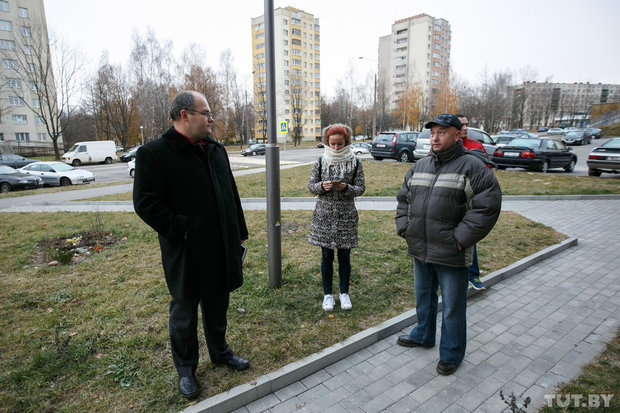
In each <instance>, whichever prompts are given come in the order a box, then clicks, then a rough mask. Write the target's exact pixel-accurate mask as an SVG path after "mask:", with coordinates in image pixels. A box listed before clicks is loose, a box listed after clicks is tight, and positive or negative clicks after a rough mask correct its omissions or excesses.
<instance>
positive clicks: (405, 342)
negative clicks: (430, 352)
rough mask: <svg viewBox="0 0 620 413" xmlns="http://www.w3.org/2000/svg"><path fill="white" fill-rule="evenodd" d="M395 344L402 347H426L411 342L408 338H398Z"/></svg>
mask: <svg viewBox="0 0 620 413" xmlns="http://www.w3.org/2000/svg"><path fill="white" fill-rule="evenodd" d="M396 343H397V344H400V345H401V346H403V347H426V346H423V345H422V344H420V343H418V342H416V341H413V340H412V339H410V338H409V336H398V340H396Z"/></svg>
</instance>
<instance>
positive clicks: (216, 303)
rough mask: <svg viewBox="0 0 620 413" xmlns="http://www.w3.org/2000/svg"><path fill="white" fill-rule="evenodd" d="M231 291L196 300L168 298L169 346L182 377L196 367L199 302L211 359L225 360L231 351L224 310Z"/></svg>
mask: <svg viewBox="0 0 620 413" xmlns="http://www.w3.org/2000/svg"><path fill="white" fill-rule="evenodd" d="M229 297H230V294H229V293H228V292H225V293H220V294H213V295H209V296H207V297H203V298H198V299H189V300H181V299H177V298H172V300H171V301H170V318H169V325H168V327H169V331H170V347H171V350H172V358H173V360H174V366H175V367H176V369H177V372H178V373H179V376H181V377H187V376H192V375H194V373H195V372H196V368H197V367H198V332H197V327H198V304H200V307H201V310H202V326H203V328H204V333H205V337H206V340H207V348H208V349H209V357H210V358H211V361H212V362H215V363H218V362H224V361H226V360H229V359H230V358H232V356H233V353H232V351H231V349H230V347H228V345H227V344H226V326H227V320H226V312H227V311H228V303H229Z"/></svg>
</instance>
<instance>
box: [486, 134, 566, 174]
mask: <svg viewBox="0 0 620 413" xmlns="http://www.w3.org/2000/svg"><path fill="white" fill-rule="evenodd" d="M571 151H572V148H567V147H566V146H564V144H563V143H562V142H559V141H557V140H555V139H553V138H536V139H534V138H531V139H528V138H515V139H513V140H512V141H510V143H508V145H506V146H503V147H501V148H498V149H497V150H496V151H495V153H494V154H493V158H492V159H493V162H495V164H496V165H497V167H498V168H499V169H506V168H525V169H529V170H532V171H537V172H547V170H548V169H549V168H564V170H565V171H566V172H572V171H573V169H575V165H576V164H577V155H575V154H574V153H572V152H571Z"/></svg>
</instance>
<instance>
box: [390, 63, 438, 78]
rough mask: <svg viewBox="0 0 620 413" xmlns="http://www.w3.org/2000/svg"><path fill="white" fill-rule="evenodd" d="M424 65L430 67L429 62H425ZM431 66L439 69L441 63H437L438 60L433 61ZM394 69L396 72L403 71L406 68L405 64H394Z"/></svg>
mask: <svg viewBox="0 0 620 413" xmlns="http://www.w3.org/2000/svg"><path fill="white" fill-rule="evenodd" d="M426 67H427V68H430V63H426ZM433 68H437V69H440V68H441V63H439V62H438V61H433ZM394 69H395V70H396V71H397V72H404V71H406V70H407V65H396V66H394ZM433 70H435V69H433ZM397 77H398V76H397Z"/></svg>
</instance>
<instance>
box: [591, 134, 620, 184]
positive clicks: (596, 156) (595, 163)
mask: <svg viewBox="0 0 620 413" xmlns="http://www.w3.org/2000/svg"><path fill="white" fill-rule="evenodd" d="M587 164H588V175H590V176H601V173H602V172H605V173H609V174H617V173H620V138H613V139H611V140H609V141H607V142H605V143H604V144H603V145H601V146H599V147H597V148H594V149H592V152H590V155H589V156H588V161H587Z"/></svg>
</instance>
